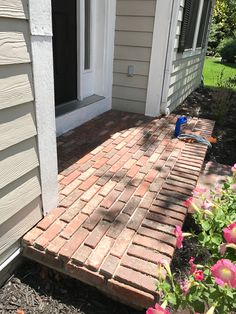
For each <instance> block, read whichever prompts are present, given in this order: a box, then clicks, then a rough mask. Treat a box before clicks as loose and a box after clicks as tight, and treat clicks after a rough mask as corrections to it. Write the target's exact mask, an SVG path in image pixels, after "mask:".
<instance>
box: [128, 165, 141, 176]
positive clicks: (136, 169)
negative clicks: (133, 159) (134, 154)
mask: <svg viewBox="0 0 236 314" xmlns="http://www.w3.org/2000/svg"><path fill="white" fill-rule="evenodd" d="M139 170H140V167H139V166H137V165H133V166H132V167H131V168H130V170H129V171H128V172H127V176H128V177H131V178H133V177H135V175H136V174H137V173H138V172H139Z"/></svg>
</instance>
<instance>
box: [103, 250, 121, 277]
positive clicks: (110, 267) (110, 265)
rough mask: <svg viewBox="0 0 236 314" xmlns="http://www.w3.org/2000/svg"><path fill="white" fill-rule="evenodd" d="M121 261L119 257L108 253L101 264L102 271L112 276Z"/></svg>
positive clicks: (104, 274)
mask: <svg viewBox="0 0 236 314" xmlns="http://www.w3.org/2000/svg"><path fill="white" fill-rule="evenodd" d="M119 263H120V259H119V258H117V257H115V256H112V255H108V256H107V258H106V259H105V261H104V263H103V264H102V266H101V269H100V273H101V274H102V275H103V276H104V277H106V278H112V276H113V274H114V273H115V271H116V268H117V266H118V265H119Z"/></svg>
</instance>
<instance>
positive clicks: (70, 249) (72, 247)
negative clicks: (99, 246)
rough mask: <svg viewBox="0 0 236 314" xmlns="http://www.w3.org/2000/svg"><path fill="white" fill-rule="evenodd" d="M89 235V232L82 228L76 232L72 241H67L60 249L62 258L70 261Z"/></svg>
mask: <svg viewBox="0 0 236 314" xmlns="http://www.w3.org/2000/svg"><path fill="white" fill-rule="evenodd" d="M88 235H89V231H88V230H86V229H83V228H80V229H79V230H78V231H76V233H75V234H74V235H73V236H72V237H71V238H70V240H69V241H67V242H66V244H65V245H64V246H63V247H62V248H61V249H60V251H59V256H60V258H61V259H63V260H64V261H68V260H69V259H70V258H71V256H72V255H73V254H74V252H75V251H76V250H77V249H78V248H79V247H80V245H81V244H82V243H83V242H84V240H85V239H86V237H87V236H88Z"/></svg>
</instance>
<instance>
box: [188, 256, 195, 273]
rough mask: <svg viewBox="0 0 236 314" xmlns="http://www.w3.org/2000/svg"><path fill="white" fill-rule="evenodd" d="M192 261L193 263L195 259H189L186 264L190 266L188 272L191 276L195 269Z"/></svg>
mask: <svg viewBox="0 0 236 314" xmlns="http://www.w3.org/2000/svg"><path fill="white" fill-rule="evenodd" d="M194 261H195V258H194V257H191V258H190V260H189V262H188V263H189V265H190V272H191V274H193V273H194V272H195V271H196V269H197V267H196V265H195V264H194V263H193V262H194Z"/></svg>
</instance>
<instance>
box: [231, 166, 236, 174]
mask: <svg viewBox="0 0 236 314" xmlns="http://www.w3.org/2000/svg"><path fill="white" fill-rule="evenodd" d="M231 170H232V172H236V164H234V165H233V167H232V168H231Z"/></svg>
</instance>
